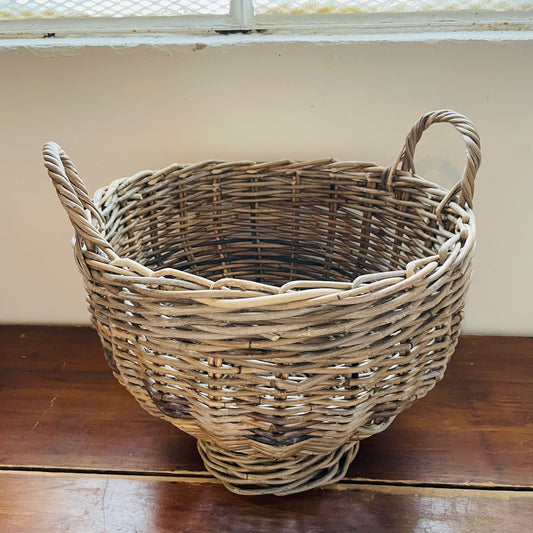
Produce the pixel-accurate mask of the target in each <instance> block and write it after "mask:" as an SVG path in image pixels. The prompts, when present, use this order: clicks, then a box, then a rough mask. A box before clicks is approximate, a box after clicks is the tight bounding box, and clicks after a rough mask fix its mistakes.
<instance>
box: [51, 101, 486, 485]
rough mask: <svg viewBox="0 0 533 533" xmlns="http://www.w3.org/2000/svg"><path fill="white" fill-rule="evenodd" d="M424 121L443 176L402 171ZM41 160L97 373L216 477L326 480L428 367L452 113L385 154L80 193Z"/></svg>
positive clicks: (436, 359)
mask: <svg viewBox="0 0 533 533" xmlns="http://www.w3.org/2000/svg"><path fill="white" fill-rule="evenodd" d="M438 122H447V123H450V124H452V125H453V126H455V128H456V129H457V130H458V131H459V133H460V134H461V135H462V136H463V139H464V141H465V143H466V152H467V164H466V167H465V171H464V175H463V177H462V179H461V180H460V181H459V182H458V183H457V185H456V186H455V187H454V188H453V189H451V190H446V189H444V188H442V187H440V186H438V185H436V184H433V183H430V182H428V181H427V180H425V179H424V178H422V177H420V176H418V175H416V174H415V171H414V163H413V156H414V150H415V147H416V144H417V142H418V141H419V139H420V137H421V135H422V132H423V131H424V130H425V129H426V128H427V127H429V126H430V125H431V124H433V123H438ZM44 159H45V164H46V167H47V169H48V172H49V175H50V177H51V178H52V180H53V183H54V185H55V187H56V190H57V193H58V195H59V198H60V200H61V202H62V204H63V206H64V207H65V209H66V211H67V213H68V215H69V217H70V220H71V222H72V224H73V226H74V228H75V240H74V250H75V257H76V261H77V264H78V267H79V269H80V271H81V274H82V276H83V279H84V282H85V287H86V290H87V293H88V302H89V309H90V312H91V314H92V317H93V324H94V326H95V327H96V329H97V331H98V334H99V335H100V338H101V340H102V344H103V347H104V351H105V355H106V357H107V360H108V362H109V365H110V367H111V369H112V370H113V373H114V375H115V376H116V377H117V379H118V380H119V381H120V383H121V384H122V385H123V386H124V387H125V388H126V389H127V390H128V391H129V392H130V393H131V394H132V395H133V396H134V397H135V398H136V399H137V401H138V402H139V403H140V405H141V406H142V407H143V408H144V409H145V410H146V411H148V412H149V413H150V414H152V415H154V416H156V417H159V418H161V419H164V420H166V421H168V422H170V423H171V424H173V425H174V426H176V427H177V428H179V429H181V430H183V431H185V432H187V433H189V434H191V435H193V436H194V437H195V438H196V439H197V440H198V449H199V452H200V454H201V456H202V459H203V460H204V463H205V466H206V468H207V469H208V471H209V472H211V473H212V474H213V475H214V476H216V477H217V478H219V479H220V480H221V481H222V482H223V483H224V485H225V486H226V487H228V488H229V489H230V490H231V491H233V492H236V493H240V494H277V495H284V494H291V493H295V492H300V491H303V490H307V489H310V488H313V487H317V486H321V485H325V484H329V483H333V482H335V481H336V480H339V479H340V478H342V477H343V476H344V475H345V474H346V471H347V469H348V467H349V465H350V463H351V461H352V460H353V459H354V457H355V455H356V453H357V450H358V447H359V441H361V440H362V439H364V438H367V437H369V436H371V435H373V434H375V433H378V432H380V431H382V430H384V429H386V428H387V426H388V425H389V424H390V423H391V422H392V421H393V420H394V418H395V417H396V416H397V415H398V413H400V412H401V411H402V410H404V409H405V408H407V407H409V406H410V405H411V404H412V403H413V402H414V401H415V400H416V399H418V398H420V397H422V396H424V395H425V394H426V393H427V392H428V391H429V390H431V389H432V388H433V387H434V386H435V384H436V383H437V381H439V380H440V379H441V378H442V376H443V373H444V371H445V369H446V365H447V363H448V360H449V358H450V356H451V355H452V353H453V351H454V349H455V346H456V343H457V339H458V335H459V329H460V323H461V319H462V309H463V302H464V296H465V291H466V289H467V286H468V283H469V280H470V275H471V264H472V254H473V249H474V243H475V222H474V215H473V213H472V197H473V191H474V178H475V175H476V172H477V170H478V167H479V164H480V146H479V137H478V134H477V132H476V130H475V128H474V126H473V125H472V123H471V122H470V121H469V120H468V119H467V118H466V117H464V116H462V115H460V114H458V113H455V112H453V111H449V110H444V111H435V112H431V113H427V114H426V115H424V116H423V117H421V118H420V120H419V121H418V122H416V124H415V125H414V126H413V127H412V129H411V131H410V132H409V134H408V136H407V138H406V141H405V143H404V146H403V148H402V150H401V151H400V154H399V155H398V157H397V158H396V160H395V161H394V162H393V164H392V165H391V166H389V167H381V166H378V165H376V164H374V163H367V162H352V161H350V162H343V161H336V160H332V159H327V160H316V161H306V162H294V161H288V160H285V161H273V162H266V163H257V162H252V161H237V162H221V161H204V162H201V163H197V164H193V165H178V164H174V165H172V166H170V167H168V168H165V169H163V170H160V171H156V172H154V171H144V172H140V173H138V174H136V175H135V176H132V177H128V178H123V179H119V180H116V181H113V182H112V183H111V184H110V185H109V186H107V187H104V188H102V189H100V190H98V191H97V192H96V194H95V196H94V198H93V199H91V198H90V196H89V194H88V192H87V189H86V187H85V185H84V183H83V181H82V180H81V179H80V177H79V175H78V173H77V172H76V170H75V168H74V166H73V165H72V163H71V161H70V159H69V158H68V157H67V155H66V154H65V152H64V151H63V150H62V149H61V148H60V147H59V146H58V145H57V144H55V143H48V144H46V146H45V148H44Z"/></svg>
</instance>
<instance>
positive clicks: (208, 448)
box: [198, 441, 359, 496]
mask: <svg viewBox="0 0 533 533" xmlns="http://www.w3.org/2000/svg"><path fill="white" fill-rule="evenodd" d="M198 450H199V452H200V455H201V457H202V459H203V461H204V464H205V467H206V469H207V470H208V471H209V472H210V473H211V474H213V475H214V476H215V477H216V478H218V479H219V480H220V481H222V483H223V484H224V486H225V487H226V488H227V489H229V490H230V491H231V492H234V493H236V494H244V495H259V494H274V495H276V496H285V495H287V494H294V493H297V492H302V491H305V490H309V489H313V488H316V487H321V486H323V485H329V484H330V483H335V482H336V481H338V480H340V479H342V478H343V477H344V476H345V475H346V472H347V470H348V467H349V466H350V464H351V462H352V461H353V460H354V458H355V456H356V455H357V451H358V450H359V441H355V442H348V443H346V444H344V445H343V446H341V447H340V448H337V449H336V450H335V451H333V452H331V453H328V454H325V455H308V454H299V455H296V456H293V457H289V458H285V459H272V458H266V457H264V458H259V459H258V458H257V457H249V456H247V455H245V454H242V453H237V452H229V451H226V450H222V449H220V448H218V447H217V446H213V445H212V444H210V443H208V442H204V441H198Z"/></svg>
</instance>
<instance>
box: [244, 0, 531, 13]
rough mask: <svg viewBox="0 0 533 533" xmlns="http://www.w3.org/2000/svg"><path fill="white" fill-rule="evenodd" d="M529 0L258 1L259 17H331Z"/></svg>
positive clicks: (527, 4)
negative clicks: (319, 15) (281, 15)
mask: <svg viewBox="0 0 533 533" xmlns="http://www.w3.org/2000/svg"><path fill="white" fill-rule="evenodd" d="M532 7H533V2H531V1H530V0H507V1H506V0H357V1H356V2H354V1H353V0H295V1H286V0H255V2H254V11H255V13H256V14H257V15H273V14H286V15H311V14H328V13H333V14H334V13H337V14H342V13H402V12H403V13H409V12H417V11H418V12H420V11H423V12H425V11H441V10H449V9H454V10H465V9H487V10H495V11H498V10H505V11H507V10H513V9H530V8H532Z"/></svg>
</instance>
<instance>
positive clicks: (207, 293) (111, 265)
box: [89, 158, 475, 309]
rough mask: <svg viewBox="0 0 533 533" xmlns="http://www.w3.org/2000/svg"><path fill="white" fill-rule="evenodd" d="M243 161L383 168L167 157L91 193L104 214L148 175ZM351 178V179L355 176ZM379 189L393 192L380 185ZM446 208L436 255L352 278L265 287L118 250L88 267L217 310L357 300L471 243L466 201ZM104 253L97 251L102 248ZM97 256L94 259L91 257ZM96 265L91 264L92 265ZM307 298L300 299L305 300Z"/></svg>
mask: <svg viewBox="0 0 533 533" xmlns="http://www.w3.org/2000/svg"><path fill="white" fill-rule="evenodd" d="M237 165H238V166H240V165H242V166H243V167H244V166H246V167H248V169H250V170H249V171H248V170H247V171H245V172H244V173H247V174H250V175H257V174H259V173H260V172H262V171H266V170H268V171H269V172H273V170H274V169H273V167H277V171H278V172H279V173H285V172H294V171H296V170H301V171H304V172H305V170H311V169H314V170H316V168H317V166H322V167H323V166H324V165H326V169H327V171H328V172H332V173H334V172H341V171H343V170H344V171H346V170H348V169H349V170H351V171H352V172H355V171H357V172H368V173H369V174H376V175H378V174H380V175H381V176H384V175H385V174H386V173H387V172H388V171H389V169H390V167H384V166H380V165H377V164H376V163H373V162H368V161H342V160H338V159H333V158H326V159H315V160H306V161H295V160H290V159H283V160H273V161H260V162H256V161H248V160H237V161H227V160H218V159H211V160H205V161H200V162H198V163H192V164H178V163H174V164H172V165H170V166H167V167H165V168H163V169H161V170H156V171H153V170H143V171H140V172H137V173H136V174H134V175H132V176H127V177H122V178H117V179H115V180H113V181H112V182H111V183H109V184H108V185H105V186H103V187H100V188H99V189H98V190H97V191H96V192H95V194H94V197H93V200H94V202H95V204H96V205H97V206H98V207H100V208H101V209H102V211H103V212H104V213H105V211H106V207H107V208H109V206H110V205H112V203H113V196H114V195H115V193H117V192H118V191H119V190H120V189H123V188H128V187H131V186H135V187H138V186H142V185H144V184H146V183H150V184H152V183H155V180H160V179H165V178H166V177H167V176H168V175H170V174H172V178H173V179H175V178H176V177H179V176H183V175H184V174H185V175H186V174H189V173H191V172H193V171H198V170H199V169H203V170H205V171H208V170H209V172H210V173H211V174H213V173H216V174H219V175H220V174H224V172H226V171H229V170H231V169H235V166H237ZM395 177H397V178H400V179H399V180H398V181H397V183H411V184H413V185H418V186H419V187H420V188H423V189H425V190H426V191H427V192H428V193H429V192H431V194H433V195H435V196H439V197H440V196H441V197H443V198H444V197H445V195H446V194H448V193H449V192H450V191H449V189H446V188H445V187H443V186H441V185H439V184H436V183H434V182H432V181H429V180H427V179H426V178H424V177H422V176H419V175H417V174H413V173H411V172H407V171H403V170H400V169H396V170H395ZM354 179H355V180H356V179H357V178H356V177H354ZM382 192H383V194H384V195H387V194H393V193H391V192H388V191H386V190H383V191H382ZM446 213H447V214H451V215H452V216H454V217H457V218H456V220H455V222H454V226H455V233H452V232H451V231H448V230H446V229H444V228H443V230H442V231H443V233H445V234H447V235H448V238H447V239H446V241H445V242H444V243H443V244H442V246H441V247H440V249H439V251H438V253H436V254H434V255H431V256H426V257H422V258H419V259H415V260H413V261H411V262H409V263H408V264H407V265H406V267H405V268H404V269H400V270H395V271H391V270H389V271H382V272H374V273H367V274H361V275H359V276H357V277H356V278H354V279H352V280H347V281H328V280H303V279H296V280H292V281H289V282H287V283H284V284H283V285H279V286H278V285H271V284H265V283H260V282H255V281H249V280H245V279H240V278H232V277H222V278H217V279H210V278H207V277H203V276H199V275H196V274H192V273H189V272H186V271H184V270H180V269H174V268H162V269H157V270H154V269H151V268H149V267H146V266H144V265H143V264H142V263H140V262H138V261H136V260H133V259H130V258H127V257H122V256H119V255H117V257H116V258H115V259H112V260H110V261H109V260H107V261H105V262H104V263H102V262H101V261H100V260H98V259H100V258H102V257H103V256H100V254H94V252H92V253H91V252H90V253H89V254H90V255H92V256H93V260H91V259H89V262H90V263H91V266H97V267H98V268H99V270H101V271H102V274H103V275H105V276H106V277H109V278H110V280H113V281H114V282H117V281H120V282H121V283H123V284H124V283H132V284H135V285H136V288H137V289H138V288H139V287H143V290H146V291H150V294H151V295H154V294H155V293H154V291H160V292H161V296H162V298H164V299H167V300H168V299H174V297H177V298H179V299H194V300H195V301H197V302H202V300H203V299H204V298H205V299H206V300H207V299H208V300H209V305H210V306H215V307H222V308H231V309H232V308H235V307H236V306H237V307H238V308H242V309H245V308H254V307H263V306H273V305H274V306H275V305H282V304H283V305H289V306H290V307H299V306H303V305H304V304H305V305H307V304H308V303H309V300H312V301H313V302H314V303H316V305H320V304H326V303H329V304H331V303H338V304H342V302H343V301H344V300H346V299H351V298H354V297H357V298H358V299H360V298H363V297H364V296H365V295H366V296H367V297H368V296H369V295H374V296H375V294H376V293H378V292H379V294H380V295H383V296H385V295H386V294H388V293H391V294H392V293H394V292H397V291H400V290H404V289H407V288H409V287H411V286H412V285H413V284H415V283H419V282H420V280H421V279H423V278H425V277H427V276H438V275H439V272H441V271H442V269H446V270H447V269H448V268H449V267H451V265H452V264H454V263H455V262H456V260H458V258H459V259H462V257H464V255H465V254H467V253H470V251H471V250H472V249H473V247H474V243H475V215H474V212H473V210H472V208H470V207H469V206H468V205H466V206H464V207H462V206H460V205H458V204H457V203H455V202H450V203H449V204H448V205H447V208H446ZM91 223H92V224H93V226H94V227H95V229H96V230H99V229H100V228H99V225H100V224H99V221H97V220H95V219H94V218H93V219H92V221H91ZM102 253H103V252H102ZM95 255H98V259H97V257H94V256H95ZM96 263H97V264H96ZM306 302H307V303H306Z"/></svg>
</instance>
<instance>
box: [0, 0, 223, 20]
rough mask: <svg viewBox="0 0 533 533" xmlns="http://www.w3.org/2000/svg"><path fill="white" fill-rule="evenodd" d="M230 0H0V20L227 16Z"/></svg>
mask: <svg viewBox="0 0 533 533" xmlns="http://www.w3.org/2000/svg"><path fill="white" fill-rule="evenodd" d="M229 11H230V0H179V1H175V0H103V1H97V0H64V1H50V0H0V20H2V19H4V20H5V19H21V18H59V17H135V16H161V17H167V16H173V15H227V14H229Z"/></svg>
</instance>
